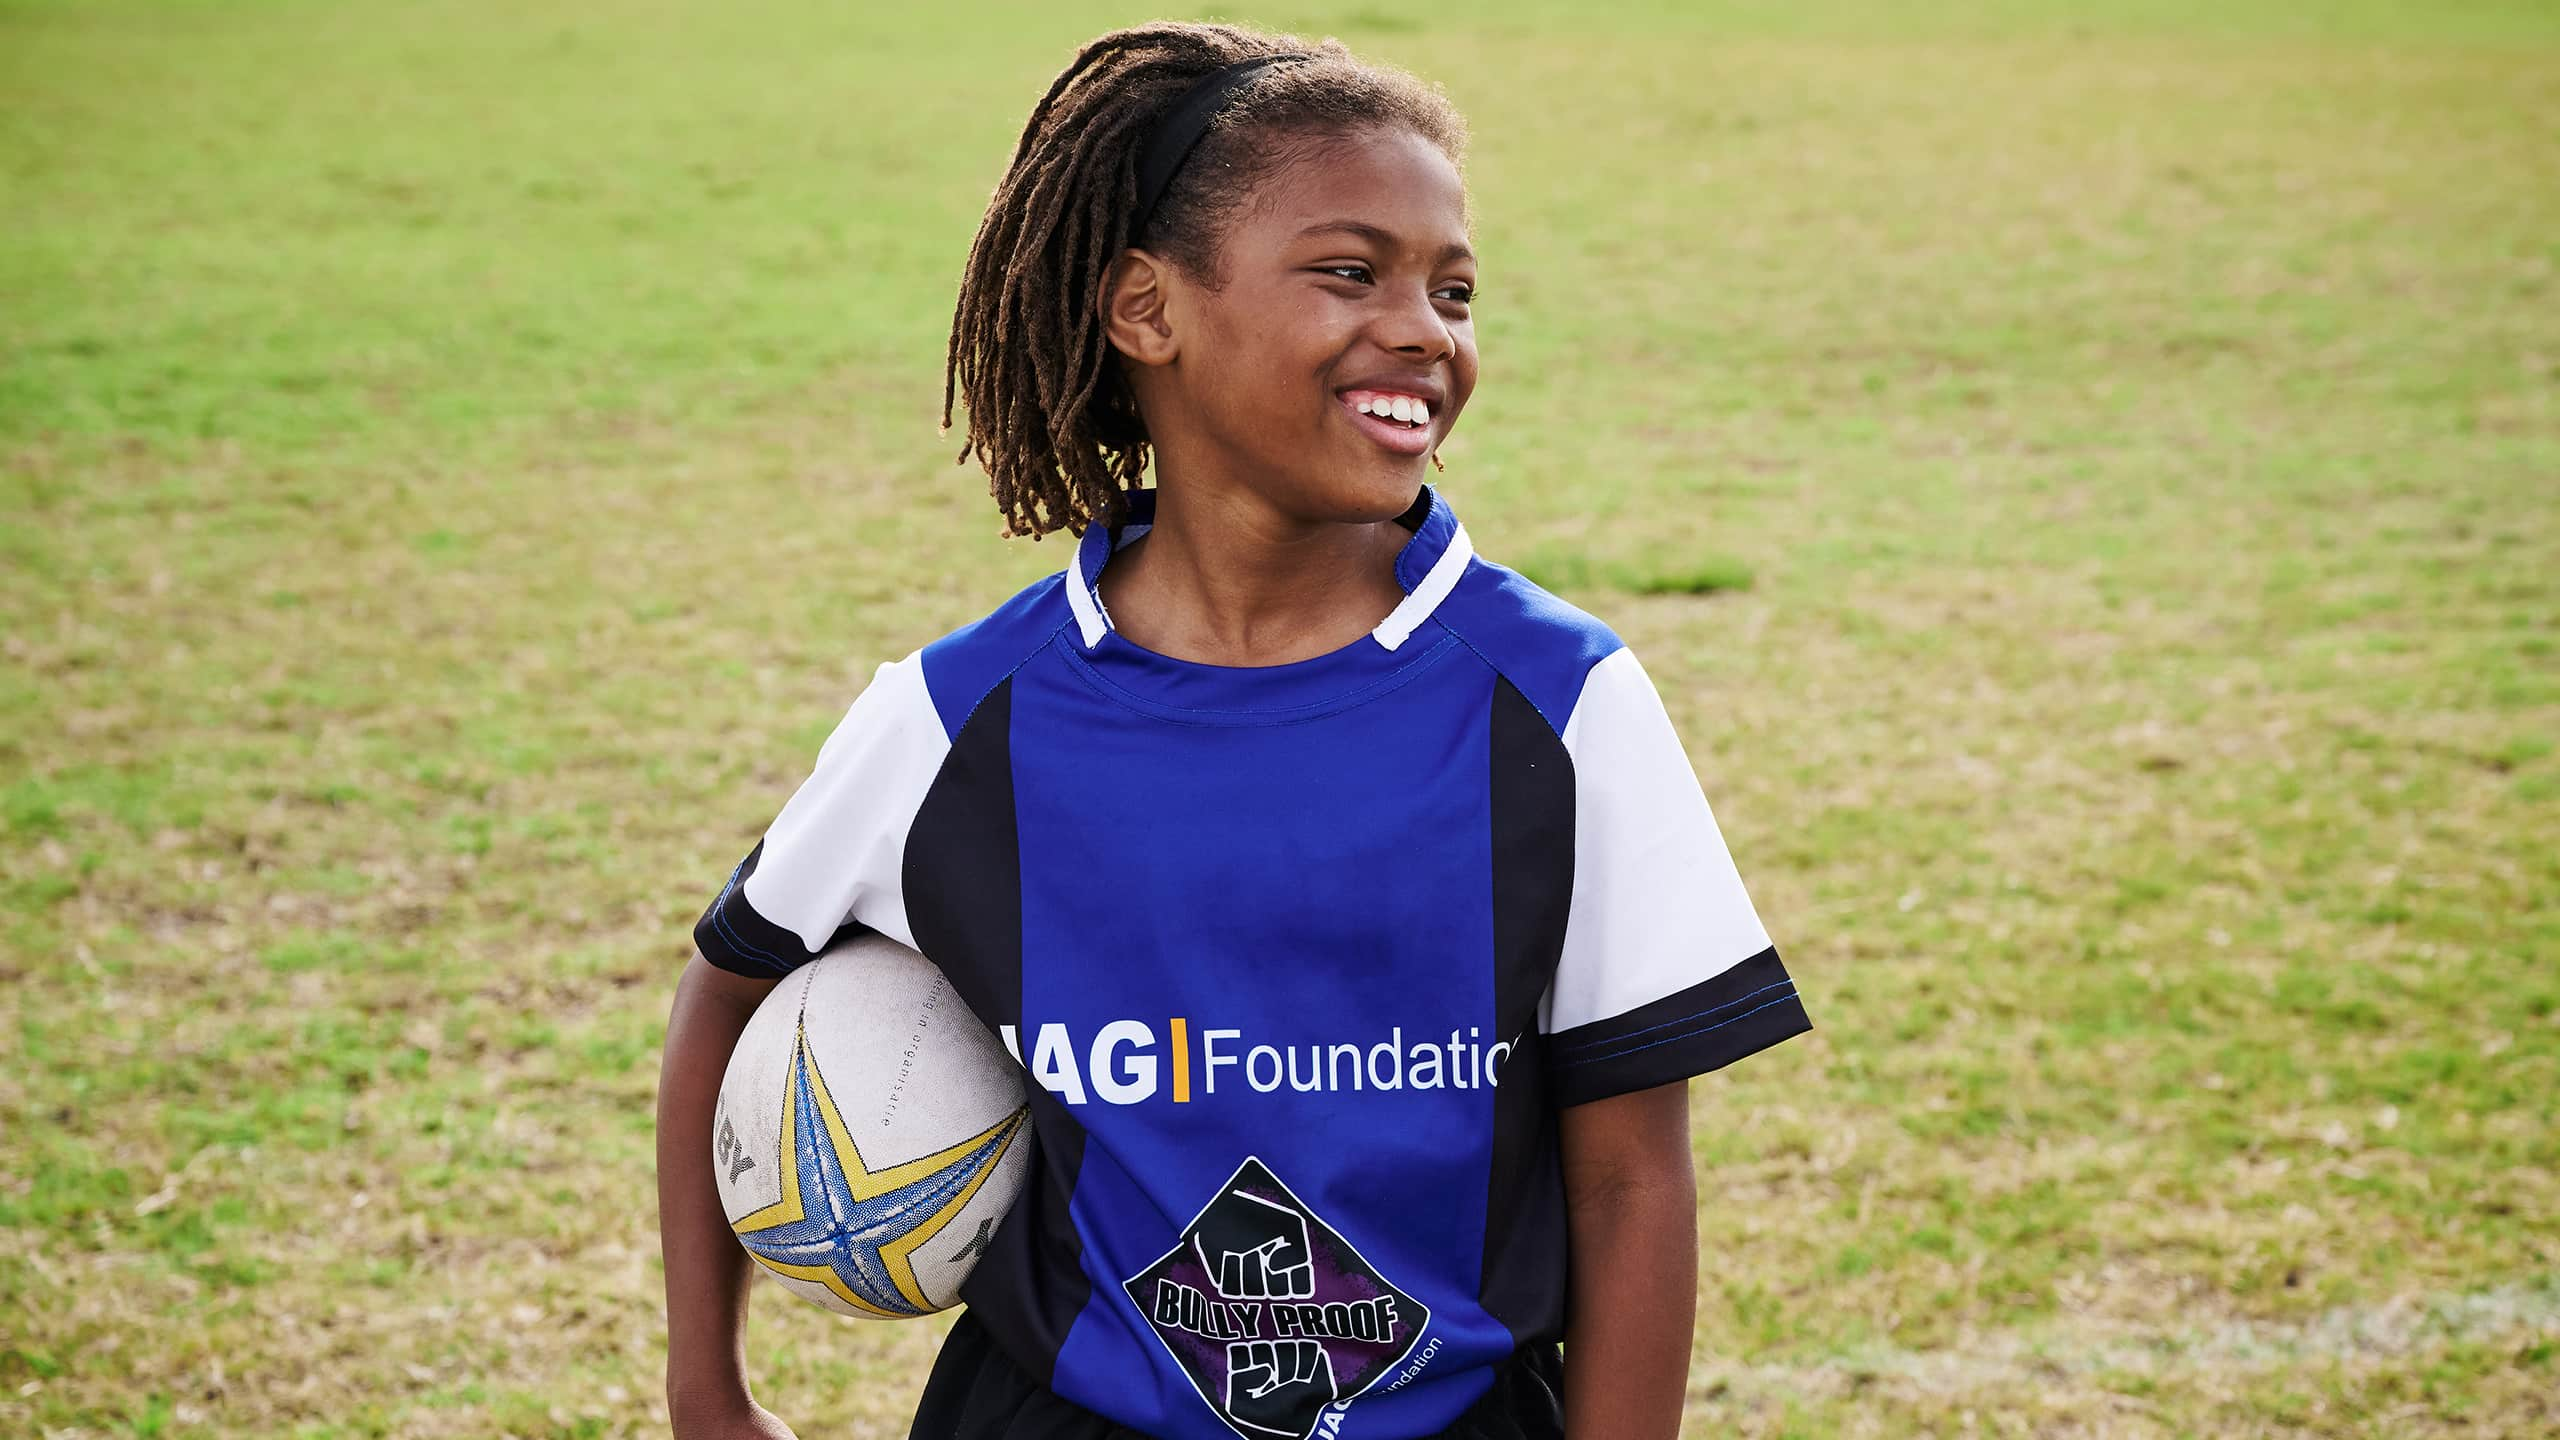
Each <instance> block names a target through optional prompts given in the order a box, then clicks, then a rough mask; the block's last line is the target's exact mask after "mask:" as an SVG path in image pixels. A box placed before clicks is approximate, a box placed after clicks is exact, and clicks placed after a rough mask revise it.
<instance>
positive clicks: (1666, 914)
mask: <svg viewBox="0 0 2560 1440" xmlns="http://www.w3.org/2000/svg"><path fill="white" fill-rule="evenodd" d="M1154 499H1155V493H1154V491H1152V490H1150V489H1139V490H1135V491H1132V492H1130V495H1129V507H1128V511H1127V513H1126V516H1125V518H1124V520H1123V522H1122V523H1121V524H1120V525H1119V526H1118V527H1116V528H1112V527H1105V526H1101V525H1095V526H1091V527H1089V528H1088V529H1087V530H1086V531H1085V533H1084V535H1083V537H1082V539H1081V541H1080V543H1079V545H1078V546H1077V549H1076V551H1075V555H1074V559H1073V562H1072V563H1071V564H1069V565H1068V566H1067V567H1066V568H1065V569H1064V570H1063V571H1061V572H1060V573H1058V574H1055V575H1051V576H1048V577H1046V578H1044V579H1042V580H1039V581H1037V582H1035V583H1033V584H1031V585H1029V586H1026V587H1025V588H1023V589H1022V590H1021V591H1020V592H1018V593H1017V594H1015V595H1014V596H1013V597H1012V598H1010V599H1009V600H1007V601H1005V602H1004V603H1003V604H1002V605H1000V606H998V607H997V608H996V609H995V610H993V611H992V612H990V613H989V614H987V615H985V616H984V617H982V618H980V619H978V620H975V621H972V622H970V623H969V624H967V625H964V626H962V627H960V628H959V629H957V630H954V631H952V632H951V633H950V634H948V635H945V636H943V637H942V638H940V639H938V640H935V641H933V642H931V643H929V644H926V645H924V646H922V647H920V648H918V649H917V650H915V651H913V652H912V653H910V654H908V655H907V656H905V657H904V658H903V659H900V660H896V661H892V662H888V663H885V664H882V665H880V666H879V667H878V669H877V671H876V672H875V673H874V674H873V676H872V679H871V682H870V684H869V685H868V686H867V687H866V688H865V689H864V690H863V691H862V693H861V694H860V695H859V696H858V697H857V698H856V699H855V700H854V701H853V703H852V706H851V708H850V709H849V710H848V711H847V712H846V713H845V715H844V718H843V720H842V722H841V723H840V724H838V725H837V727H836V728H835V730H834V732H833V733H832V734H831V735H829V737H828V738H827V740H826V742H825V743H824V745H823V746H822V747H821V748H820V750H819V752H818V757H817V761H816V765H815V768H814V771H813V773H811V774H810V775H809V777H808V778H807V780H806V781H804V782H803V783H802V784H801V785H800V787H799V788H798V789H797V790H796V791H795V792H794V793H793V794H792V795H791V797H790V798H789V800H788V801H787V802H786V803H785V804H784V805H783V807H782V810H781V813H780V814H779V815H778V816H777V817H776V818H775V819H774V820H773V822H772V824H771V826H770V827H769V828H768V829H767V830H766V832H765V834H764V836H763V838H762V839H761V840H760V841H758V842H757V844H756V845H755V847H754V848H753V849H752V850H750V851H749V852H748V854H747V855H746V857H745V859H744V860H743V861H741V862H740V863H739V864H738V866H737V867H736V869H735V871H734V872H733V873H732V874H731V876H730V877H729V880H728V883H727V884H726V885H724V886H723V887H722V888H721V889H720V891H719V893H718V895H717V896H716V898H714V899H713V901H712V903H711V905H710V907H709V908H708V909H707V910H706V911H705V912H704V913H703V916H702V919H701V920H700V922H699V923H698V924H697V926H696V928H695V931H694V938H695V940H696V942H697V943H698V944H699V945H700V946H701V949H702V952H703V954H704V956H705V957H706V958H708V959H709V960H710V962H711V963H713V964H715V965H719V966H721V967H723V968H726V969H730V970H734V971H736V972H738V973H740V974H745V975H753V976H762V977H771V976H776V975H779V974H782V973H784V972H786V971H788V970H790V969H791V968H793V967H795V966H797V965H799V964H802V963H805V962H806V961H808V960H809V959H811V958H813V957H814V956H816V955H817V954H818V953H820V952H821V951H823V950H825V949H826V948H827V947H828V946H829V945H830V944H832V943H834V942H835V941H837V940H838V939H841V938H844V937H846V936H849V935H851V934H854V933H857V932H859V931H861V930H864V929H870V930H877V931H880V932H882V933H884V934H887V935H889V936H891V937H893V938H895V939H897V940H899V941H900V942H902V943H905V944H908V945H911V946H913V947H915V948H916V949H918V950H919V951H921V952H922V953H923V954H924V955H925V956H926V957H927V958H928V959H930V960H932V961H933V962H934V963H935V964H936V965H938V966H939V967H940V968H941V969H942V970H943V972H944V973H945V975H946V976H947V977H948V979H949V981H950V983H951V986H952V988H953V989H954V991H956V992H957V993H958V994H959V996H960V997H961V998H962V999H963V1000H964V1001H966V1002H967V1004H968V1006H969V1008H970V1009H971V1010H972V1011H973V1012H974V1013H975V1014H976V1015H977V1017H978V1018H979V1019H980V1020H982V1021H984V1022H985V1023H986V1024H987V1025H988V1026H989V1027H991V1028H992V1029H993V1030H994V1031H995V1032H996V1034H997V1035H998V1037H999V1038H1000V1039H1001V1040H1002V1041H1003V1043H1004V1045H1005V1047H1006V1049H1007V1050H1008V1051H1009V1052H1010V1053H1011V1054H1012V1055H1013V1056H1014V1058H1015V1059H1016V1060H1017V1061H1019V1062H1020V1063H1021V1064H1022V1065H1023V1067H1024V1069H1025V1072H1026V1075H1027V1078H1028V1082H1029V1083H1028V1087H1027V1088H1028V1093H1029V1096H1030V1104H1031V1112H1032V1120H1033V1140H1032V1144H1033V1165H1032V1174H1031V1179H1030V1181H1029V1183H1028V1184H1027V1186H1026V1188H1025V1190H1024V1193H1023V1195H1022V1197H1021V1199H1020V1200H1019V1201H1017V1202H1016V1204H1015V1207H1014V1208H1013V1210H1012V1211H1010V1212H1009V1213H1008V1214H1007V1215H1006V1217H1005V1218H1004V1220H1003V1221H1002V1222H1001V1223H1000V1224H998V1225H997V1226H996V1227H995V1228H994V1230H993V1231H992V1232H991V1233H990V1234H989V1235H988V1236H987V1237H986V1240H985V1250H984V1253H983V1255H982V1258H981V1259H980V1261H979V1263H978V1266H977V1268H976V1269H975V1270H974V1271H973V1272H972V1273H971V1274H970V1277H969V1279H968V1281H967V1283H966V1284H965V1285H964V1287H963V1289H962V1292H961V1293H962V1298H963V1299H964V1300H965V1301H966V1302H967V1304H968V1306H969V1308H970V1310H971V1312H972V1314H973V1315H974V1316H975V1317H976V1318H977V1319H978V1320H979V1321H980V1322H981V1323H983V1324H984V1326H985V1327H986V1329H987V1330H988V1332H989V1333H990V1334H991V1335H992V1336H993V1337H994V1339H995V1340H996V1341H997V1342H998V1343H999V1344H1000V1345H1001V1347H1002V1348H1003V1350H1004V1351H1005V1352H1006V1353H1007V1354H1008V1355H1009V1356H1011V1357H1012V1358H1013V1359H1014V1360H1015V1361H1016V1362H1018V1363H1019V1364H1020V1365H1021V1366H1022V1367H1023V1368H1024V1370H1026V1371H1027V1372H1028V1373H1030V1374H1033V1375H1036V1376H1039V1377H1041V1378H1043V1379H1044V1380H1046V1382H1047V1383H1048V1384H1049V1385H1050V1387H1051V1388H1052V1389H1054V1390H1055V1391H1056V1392H1057V1393H1058V1394H1059V1395H1061V1396H1063V1397H1065V1398H1066V1399H1068V1400H1070V1401H1073V1402H1074V1403H1076V1404H1077V1405H1080V1406H1083V1407H1085V1408H1086V1409H1089V1410H1091V1411H1093V1412H1095V1413H1096V1414H1098V1415H1101V1416H1104V1417H1107V1418H1109V1419H1110V1420H1113V1421H1116V1422H1118V1423H1119V1424H1122V1425H1126V1426H1128V1427H1129V1428H1131V1429H1134V1430H1138V1431H1141V1432H1144V1433H1146V1434H1149V1435H1155V1436H1164V1437H1171V1440H1225V1437H1229V1436H1234V1435H1242V1436H1247V1437H1253V1440H1279V1437H1289V1440H1304V1437H1308V1436H1315V1435H1322V1436H1335V1435H1351V1436H1360V1437H1376V1440H1396V1437H1419V1436H1427V1435H1430V1434H1432V1433H1433V1432H1435V1431H1437V1430H1439V1429H1441V1428H1442V1427H1443V1426H1445V1425H1447V1424H1448V1423H1449V1422H1450V1421H1451V1419H1452V1418H1453V1417H1455V1416H1457V1415H1459V1414H1460V1413H1461V1412H1462V1411H1464V1410H1465V1409H1466V1408H1467V1406H1468V1405H1469V1403H1470V1402H1471V1401H1473V1400H1474V1399H1475V1398H1476V1397H1477V1396H1478V1395H1479V1394H1480V1393H1482V1392H1483V1391H1484V1389H1485V1388H1486V1386H1487V1384H1488V1383H1489V1382H1490V1380H1491V1378H1492V1374H1493V1369H1494V1367H1495V1366H1496V1365H1497V1364H1498V1362H1500V1361H1501V1360H1503V1359H1504V1358H1505V1357H1507V1356H1509V1355H1511V1354H1512V1352H1513V1351H1514V1349H1515V1348H1516V1347H1518V1346H1520V1345H1522V1344H1524V1343H1526V1342H1528V1341H1531V1340H1545V1339H1552V1338H1554V1337H1556V1336H1558V1335H1560V1334H1561V1332H1562V1329H1563V1317H1564V1302H1565V1268H1566V1267H1565V1255H1566V1251H1565V1245H1566V1232H1565V1196H1564V1189H1563V1183H1562V1177H1561V1171H1560V1169H1559V1165H1558V1155H1557V1132H1556V1111H1557V1109H1558V1108H1559V1107H1563V1106H1568V1105H1574V1104H1580V1103H1583V1102H1587V1101H1591V1100H1597V1099H1601V1098H1603V1097H1606V1096H1610V1095H1616V1094H1619V1093H1622V1092H1625V1091H1630V1090H1635V1089H1640V1088H1644V1087H1648V1086H1654V1085H1661V1084H1665V1083H1668V1082H1672V1081H1676V1080H1680V1079H1683V1078H1684V1077H1687V1076H1691V1075H1696V1074H1699V1073H1701V1072H1704V1071H1708V1070H1713V1069H1715V1068H1717V1067H1719V1066H1722V1065H1726V1064H1729V1063H1731V1062H1733V1061H1734V1060H1737V1059H1739V1058H1741V1057H1743V1056H1745V1055H1748V1054H1751V1053H1752V1052H1754V1051H1757V1050H1760V1049H1763V1048H1765V1047H1767V1046H1770V1045H1773V1044H1776V1043H1777V1042H1779V1041H1781V1040H1784V1039H1787V1038H1788V1037H1790V1036H1793V1035H1796V1034H1800V1033H1802V1032H1804V1031H1806V1030H1808V1029H1810V1028H1811V1022H1810V1021H1809V1020H1808V1019H1807V1017H1806V1014H1805V1009H1804V1006H1803V1003H1802V1002H1801V1000H1800V999H1799V998H1798V996H1797V994H1796V987H1795V985H1794V983H1793V981H1792V980H1791V979H1790V978H1789V976H1788V974H1787V971H1786V969H1785V967H1784V966H1783V965H1782V964H1781V963H1780V961H1779V958H1778V953H1777V951H1776V949H1775V948H1774V947H1773V946H1772V944H1771V943H1770V939H1769V936H1768V934H1767V932H1766V931H1765V930H1764V929H1763V927H1762V925H1761V922H1760V919H1759V917H1758V915H1757V914H1756V913H1755V912H1754V910H1753V908H1752V904H1751V901H1750V898H1749V897H1748V896H1747V895H1746V894H1745V892H1744V890H1743V886H1742V882H1741V880H1740V878H1739V876H1738V875H1737V873H1736V871H1735V868H1734V864H1733V861H1732V859H1731V857H1730V856H1729V855H1728V853H1727V851H1726V847H1725V842H1724V840H1723V837H1722V835H1721V834H1720V832H1719V831H1718V828H1717V825H1716V822H1715V819H1714V816H1713V814H1712V813H1711V811H1710V809H1709V807H1708V804H1707V801H1706V798H1705V796H1704V794H1703V793H1702V791H1701V788H1700V786H1699V783H1698V780H1697V777H1696V775H1695V773H1694V772H1693V771H1692V769H1691V768H1690V765H1689V761H1688V758H1687V756H1686V754H1685V753H1684V751H1683V749H1682V747H1681V743H1680V740H1679V737H1678V735H1677V734H1676V733H1675V732H1674V730H1673V728H1672V725H1671V721H1670V718H1669V716H1668V715H1667V713H1666V712H1665V710H1664V708H1663V705H1662V702H1661V699H1660V697H1659V696H1658V694H1657V693H1656V691H1655V689H1654V686H1653V683H1652V681H1651V680H1650V679H1649V677H1648V676H1647V675H1646V673H1645V670H1644V668H1643V666H1642V665H1641V664H1639V663H1638V661H1637V658H1636V656H1635V655H1634V654H1633V653H1632V652H1631V651H1630V650H1629V649H1628V648H1627V647H1626V645H1625V644H1624V643H1623V642H1622V641H1621V640H1620V639H1619V638H1618V637H1617V636H1616V635H1615V634H1614V633H1613V632H1612V631H1610V630H1609V628H1608V627H1607V626H1605V625H1603V624H1602V623H1600V622H1599V621H1598V620H1596V619H1594V618H1592V617H1591V616H1590V615H1588V614H1586V613H1584V612H1583V611H1581V610H1579V609H1577V608H1575V607H1574V606H1572V605H1570V604H1567V603H1566V602H1564V601H1562V600H1560V599H1558V598H1557V597H1555V596H1554V595H1551V594H1549V593H1548V592H1546V591H1545V590H1543V589H1541V588H1540V587H1538V586H1537V585H1535V584H1533V583H1532V582H1531V581H1529V580H1528V579H1527V578H1525V577H1523V576H1522V575H1520V574H1519V573H1518V572H1516V571H1514V570H1511V569H1509V568H1507V567H1505V566H1502V565H1499V564H1496V563H1494V562H1492V561H1490V560H1487V559H1485V558H1484V557H1482V556H1479V555H1477V554H1476V553H1475V552H1474V549H1473V546H1472V545H1471V544H1470V543H1469V540H1468V537H1467V532H1466V530H1465V528H1464V527H1463V526H1462V525H1460V524H1459V523H1458V518H1457V516H1456V514H1455V513H1454V512H1453V511H1452V510H1451V508H1450V506H1449V504H1448V502H1447V500H1446V499H1445V498H1444V497H1443V496H1442V495H1441V494H1440V493H1439V492H1438V491H1437V490H1436V489H1434V488H1433V487H1431V486H1429V485H1425V486H1423V487H1422V490H1421V493H1420V494H1419V495H1417V496H1416V498H1415V500H1414V502H1413V505H1412V506H1411V507H1410V508H1409V509H1408V510H1407V511H1406V512H1405V514H1404V515H1403V516H1401V517H1400V522H1399V523H1401V524H1402V525H1404V526H1405V527H1406V528H1407V529H1409V530H1411V531H1412V534H1411V536H1410V538H1408V539H1407V540H1406V541H1405V543H1404V546H1403V548H1402V550H1401V551H1400V552H1399V553H1398V556H1397V560H1396V580H1397V582H1398V584H1399V585H1400V586H1401V587H1402V588H1403V590H1404V592H1405V595H1404V599H1403V600H1402V601H1401V602H1400V603H1399V604H1398V605H1397V606H1396V607H1395V609H1394V610H1393V611H1392V612H1391V613H1390V614H1389V615H1388V616H1387V617H1386V618H1385V619H1384V620H1383V621H1381V622H1380V623H1379V624H1378V626H1377V627H1376V628H1375V629H1374V630H1372V631H1371V632H1369V633H1368V634H1366V635H1364V636H1362V637H1361V638H1360V639H1358V640H1356V641H1354V642H1352V643H1351V644H1349V645H1346V646H1343V647H1342V648H1340V649H1337V650H1334V651H1332V652H1330V653H1327V654H1323V655H1318V656H1316V657H1314V658H1312V659H1307V660H1300V661H1295V662H1292V663H1289V664H1284V665H1271V666H1222V665H1209V664H1202V663H1198V662H1194V661H1186V660H1179V659H1175V658H1173V657H1170V656H1166V655H1163V654H1159V653H1157V652H1155V651H1152V650H1149V649H1147V648H1145V647H1143V646H1140V645H1137V644H1135V643H1132V642H1131V641H1129V640H1127V639H1125V638H1124V637H1123V636H1122V635H1121V634H1120V633H1119V631H1118V630H1117V629H1116V628H1115V627H1114V626H1113V624H1112V621H1111V617H1110V616H1109V614H1108V613H1107V612H1106V611H1105V610H1104V609H1103V607H1102V605H1101V603H1100V600H1099V598H1098V594H1097V590H1096V586H1097V582H1098V580H1099V578H1100V576H1101V574H1102V571H1103V567H1104V565H1105V564H1106V563H1107V562H1108V561H1109V559H1110V557H1111V554H1112V552H1113V551H1114V550H1115V549H1117V548H1118V547H1120V546H1123V545H1126V544H1128V543H1130V542H1131V541H1133V540H1135V539H1137V538H1138V537H1139V536H1141V535H1143V534H1145V533H1146V530H1147V528H1148V526H1149V525H1150V524H1151V522H1152V516H1153V513H1154Z"/></svg>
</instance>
